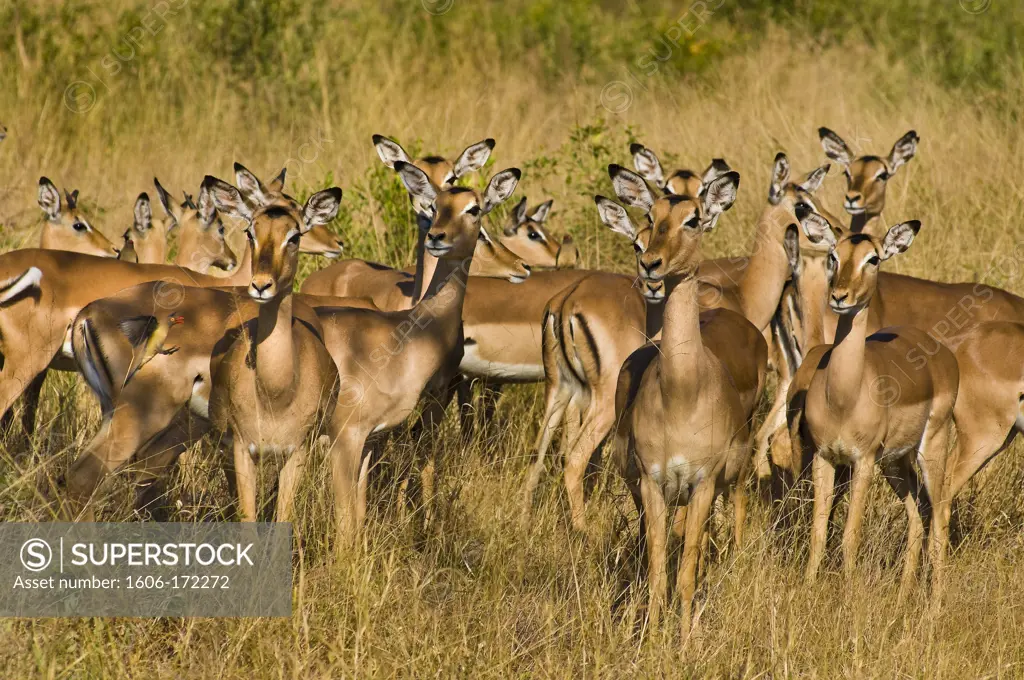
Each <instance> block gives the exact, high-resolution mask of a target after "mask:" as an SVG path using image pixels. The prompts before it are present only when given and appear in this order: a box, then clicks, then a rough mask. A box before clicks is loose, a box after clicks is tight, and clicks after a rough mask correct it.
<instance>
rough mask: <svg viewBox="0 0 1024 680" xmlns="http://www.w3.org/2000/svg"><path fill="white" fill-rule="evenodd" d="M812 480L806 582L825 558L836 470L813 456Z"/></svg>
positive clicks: (819, 457)
mask: <svg viewBox="0 0 1024 680" xmlns="http://www.w3.org/2000/svg"><path fill="white" fill-rule="evenodd" d="M811 476H812V478H813V480H814V524H813V526H812V528H811V552H810V557H809V558H808V560H807V580H808V581H814V579H815V578H817V576H818V568H819V567H820V566H821V560H822V558H824V557H825V542H826V540H827V538H828V518H829V515H830V514H831V513H832V503H833V502H834V501H835V485H836V469H835V467H834V466H833V465H832V463H830V462H828V461H827V460H825V458H824V457H822V456H818V455H816V456H814V462H813V463H811Z"/></svg>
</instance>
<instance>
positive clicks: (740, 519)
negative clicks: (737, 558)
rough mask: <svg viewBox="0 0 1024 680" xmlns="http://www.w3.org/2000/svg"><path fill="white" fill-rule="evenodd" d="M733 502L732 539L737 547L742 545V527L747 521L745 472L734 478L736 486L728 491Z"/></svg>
mask: <svg viewBox="0 0 1024 680" xmlns="http://www.w3.org/2000/svg"><path fill="white" fill-rule="evenodd" d="M730 495H731V496H732V502H733V516H734V522H735V526H734V527H733V540H734V541H735V543H736V547H737V548H741V547H743V529H744V526H745V525H746V523H747V484H746V472H745V471H744V474H743V475H741V476H740V478H739V479H737V480H736V486H735V487H733V489H732V490H731V492H730Z"/></svg>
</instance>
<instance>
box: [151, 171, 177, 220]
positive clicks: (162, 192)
mask: <svg viewBox="0 0 1024 680" xmlns="http://www.w3.org/2000/svg"><path fill="white" fill-rule="evenodd" d="M153 186H154V187H156V195H157V198H159V199H160V205H161V206H163V209H164V212H165V213H167V216H168V217H170V218H171V219H172V220H174V223H175V224H177V223H178V218H180V217H181V208H179V207H178V206H177V205H176V204H175V202H174V199H172V198H171V195H170V194H169V193H167V189H164V187H163V185H162V184H160V180H158V179H157V178H156V177H154V178H153Z"/></svg>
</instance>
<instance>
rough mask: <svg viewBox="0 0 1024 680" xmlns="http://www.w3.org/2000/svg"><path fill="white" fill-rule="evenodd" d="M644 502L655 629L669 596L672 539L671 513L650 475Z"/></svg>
mask: <svg viewBox="0 0 1024 680" xmlns="http://www.w3.org/2000/svg"><path fill="white" fill-rule="evenodd" d="M640 499H641V502H642V504H643V508H644V512H643V526H644V528H645V529H646V532H647V537H646V538H647V541H646V543H647V546H646V547H647V589H648V592H649V593H650V601H649V604H648V605H647V618H648V621H650V625H651V628H655V627H657V625H658V622H659V620H660V618H661V607H662V606H663V605H664V604H665V598H666V595H667V594H668V580H667V575H666V568H667V566H668V565H667V562H668V535H667V532H666V527H665V523H666V521H667V519H668V509H667V507H666V505H665V497H664V496H663V495H662V492H661V488H660V487H659V486H658V485H657V484H655V482H654V480H653V479H651V478H650V476H649V475H647V474H642V475H641V478H640Z"/></svg>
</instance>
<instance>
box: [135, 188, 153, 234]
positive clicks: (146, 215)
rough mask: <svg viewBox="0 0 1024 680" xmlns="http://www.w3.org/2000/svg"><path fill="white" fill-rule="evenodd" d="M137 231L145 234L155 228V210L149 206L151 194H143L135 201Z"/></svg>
mask: <svg viewBox="0 0 1024 680" xmlns="http://www.w3.org/2000/svg"><path fill="white" fill-rule="evenodd" d="M134 216H135V230H136V231H138V232H140V233H141V232H144V231H146V230H147V229H149V228H151V227H152V226H153V208H152V207H151V206H150V204H149V194H147V193H145V192H143V193H141V194H139V197H138V198H137V199H135V211H134Z"/></svg>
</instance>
